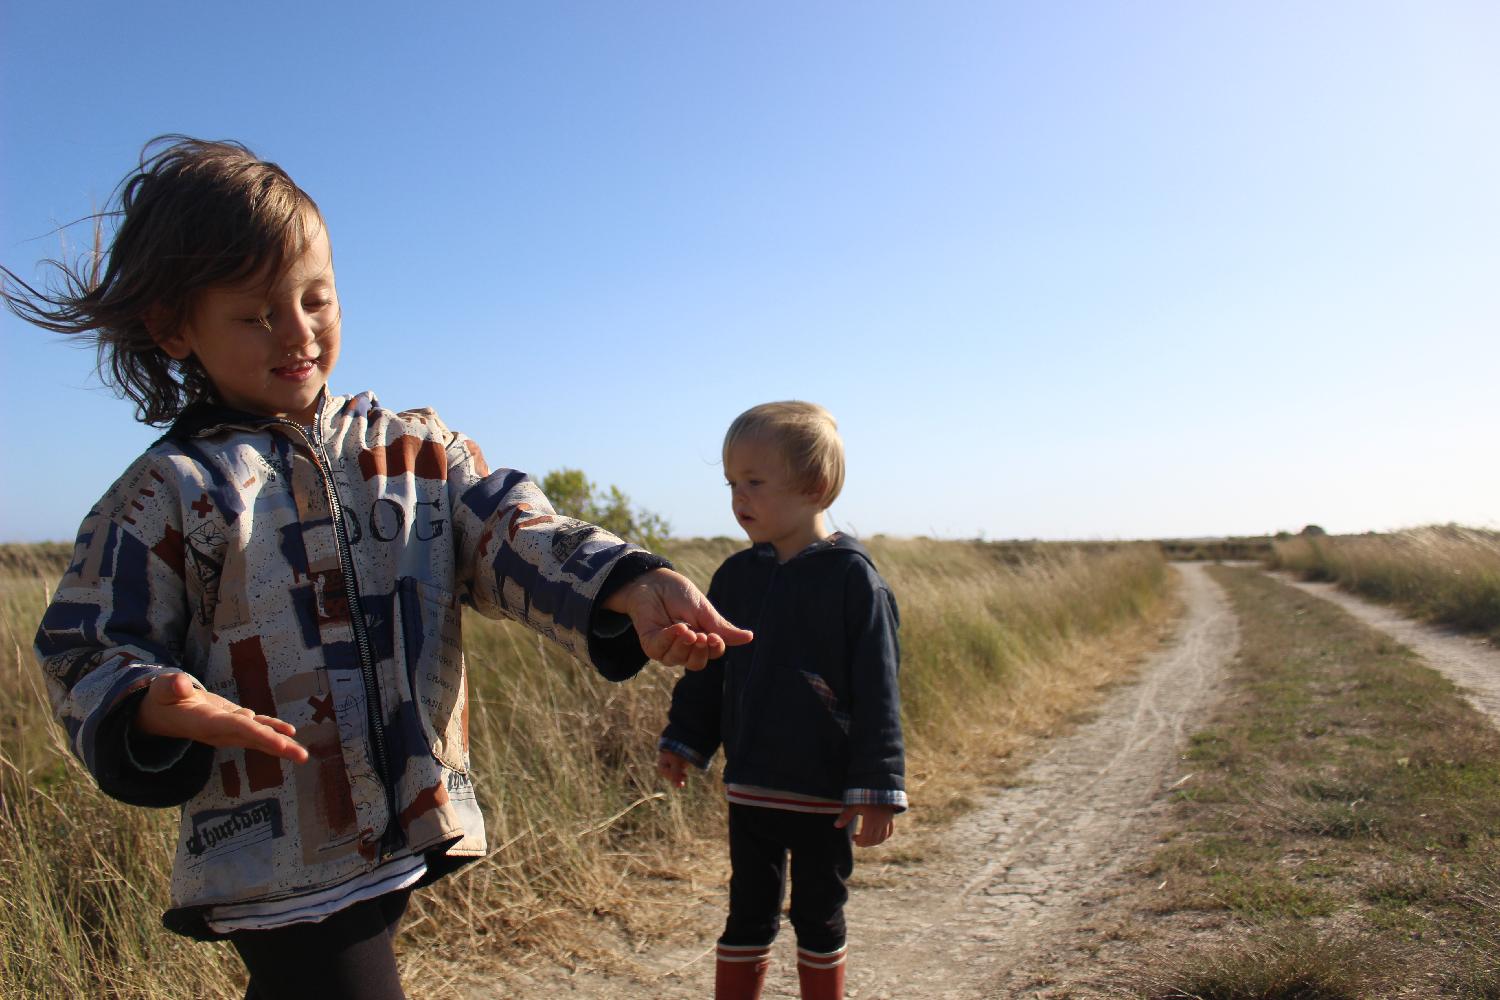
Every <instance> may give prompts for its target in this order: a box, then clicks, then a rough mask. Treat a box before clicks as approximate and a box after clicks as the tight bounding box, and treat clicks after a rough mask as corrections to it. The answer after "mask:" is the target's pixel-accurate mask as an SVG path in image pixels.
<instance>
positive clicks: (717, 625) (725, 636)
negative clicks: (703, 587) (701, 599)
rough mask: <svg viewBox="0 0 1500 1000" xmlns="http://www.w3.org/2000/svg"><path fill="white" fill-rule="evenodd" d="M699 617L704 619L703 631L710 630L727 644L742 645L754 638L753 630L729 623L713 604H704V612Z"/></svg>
mask: <svg viewBox="0 0 1500 1000" xmlns="http://www.w3.org/2000/svg"><path fill="white" fill-rule="evenodd" d="M700 617H701V618H703V619H706V620H705V621H702V622H701V627H702V628H703V630H704V631H705V632H712V633H713V634H714V635H716V636H718V637H719V638H720V639H722V640H723V641H724V644H725V645H727V646H743V645H744V644H745V643H747V642H749V641H750V640H751V639H754V638H755V633H754V632H752V631H750V630H749V629H745V628H740V627H739V626H737V625H734V624H731V623H730V622H729V621H728V619H726V618H725V617H724V616H723V615H721V614H719V612H718V611H716V610H714V607H713V605H706V606H705V608H704V614H703V615H702V616H700Z"/></svg>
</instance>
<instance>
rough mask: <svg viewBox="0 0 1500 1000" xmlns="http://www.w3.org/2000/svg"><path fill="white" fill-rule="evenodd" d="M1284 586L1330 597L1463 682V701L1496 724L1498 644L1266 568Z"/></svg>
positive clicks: (1499, 702) (1499, 721)
mask: <svg viewBox="0 0 1500 1000" xmlns="http://www.w3.org/2000/svg"><path fill="white" fill-rule="evenodd" d="M1272 575H1274V576H1275V577H1276V578H1277V579H1278V580H1280V581H1281V582H1282V583H1285V584H1287V585H1288V586H1292V587H1297V588H1298V589H1300V590H1305V591H1307V592H1308V593H1309V594H1313V595H1316V596H1317V597H1321V598H1323V599H1324V600H1325V601H1331V602H1332V603H1334V604H1337V605H1338V606H1339V607H1341V608H1343V609H1344V610H1345V611H1347V612H1349V613H1350V614H1351V615H1353V616H1354V617H1355V618H1358V619H1359V620H1360V621H1362V622H1364V623H1365V624H1366V625H1369V626H1371V627H1372V628H1377V629H1379V630H1380V631H1382V632H1384V633H1385V634H1386V635H1389V636H1390V637H1391V638H1393V639H1395V640H1396V641H1397V642H1399V643H1401V644H1402V645H1404V646H1409V647H1410V648H1411V649H1412V650H1413V651H1414V652H1415V653H1416V654H1417V655H1418V656H1420V657H1422V659H1423V660H1425V661H1426V662H1427V665H1428V666H1430V667H1432V668H1433V669H1434V670H1437V671H1438V672H1439V673H1441V674H1442V675H1443V676H1445V677H1447V678H1448V679H1449V680H1450V681H1452V682H1453V683H1455V684H1457V685H1458V686H1459V687H1461V688H1463V689H1464V691H1465V693H1466V694H1467V695H1468V698H1469V703H1470V704H1471V705H1473V706H1474V707H1475V708H1477V709H1478V710H1479V711H1481V712H1483V713H1484V714H1485V715H1487V716H1488V717H1489V718H1490V720H1491V721H1493V722H1494V723H1495V724H1496V725H1497V726H1500V649H1496V648H1495V647H1494V646H1493V645H1491V644H1490V643H1488V642H1486V641H1485V640H1483V639H1476V638H1474V637H1473V636H1469V635H1465V634H1463V633H1461V632H1457V631H1455V630H1453V629H1449V628H1442V627H1439V626H1435V625H1424V624H1422V623H1421V622H1416V621H1412V620H1411V619H1410V618H1406V617H1403V616H1402V614H1401V612H1399V611H1397V610H1395V609H1394V608H1390V607H1387V606H1386V605H1383V604H1374V603H1372V602H1370V601H1366V600H1363V599H1361V598H1358V597H1355V596H1354V595H1353V594H1350V593H1349V592H1348V591H1344V590H1340V589H1339V588H1338V586H1337V585H1336V584H1332V583H1304V582H1302V581H1301V580H1296V579H1294V578H1293V577H1291V576H1289V575H1287V574H1285V573H1276V574H1272Z"/></svg>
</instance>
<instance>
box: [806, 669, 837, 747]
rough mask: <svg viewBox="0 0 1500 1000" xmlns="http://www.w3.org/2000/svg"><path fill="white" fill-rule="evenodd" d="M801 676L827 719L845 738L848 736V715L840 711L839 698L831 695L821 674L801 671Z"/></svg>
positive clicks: (829, 688) (831, 689)
mask: <svg viewBox="0 0 1500 1000" xmlns="http://www.w3.org/2000/svg"><path fill="white" fill-rule="evenodd" d="M801 674H802V679H803V680H805V681H807V684H808V686H809V687H811V688H812V690H813V694H815V695H817V698H818V702H819V703H820V704H821V705H822V706H823V709H824V711H825V712H827V713H828V717H829V718H830V719H832V720H833V722H834V724H835V725H837V726H838V727H839V729H840V730H842V731H843V733H844V735H845V736H848V735H849V713H848V712H845V711H842V710H840V708H839V696H838V695H836V694H834V693H833V688H831V687H829V686H828V682H827V681H826V680H824V679H823V677H822V675H821V674H815V673H813V672H812V671H810V670H803V671H801Z"/></svg>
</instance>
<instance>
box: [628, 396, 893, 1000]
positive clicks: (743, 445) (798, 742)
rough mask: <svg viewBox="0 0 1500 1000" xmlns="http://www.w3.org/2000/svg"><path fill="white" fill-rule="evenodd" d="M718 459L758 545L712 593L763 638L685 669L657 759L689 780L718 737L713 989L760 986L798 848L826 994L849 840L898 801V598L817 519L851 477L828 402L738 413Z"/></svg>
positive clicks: (870, 834) (801, 898) (839, 958)
mask: <svg viewBox="0 0 1500 1000" xmlns="http://www.w3.org/2000/svg"><path fill="white" fill-rule="evenodd" d="M723 458H724V476H725V479H726V480H727V481H728V484H729V489H730V498H731V503H732V504H733V508H734V516H735V519H736V520H737V521H738V522H739V524H740V526H741V527H742V528H743V529H744V531H745V534H746V535H748V536H749V538H750V541H751V542H752V543H754V544H753V546H752V547H751V548H749V549H746V550H744V551H741V552H737V553H735V554H734V555H732V556H730V557H729V558H728V559H726V560H725V561H724V563H723V565H722V566H720V567H719V569H718V571H717V572H716V573H715V574H714V577H713V582H712V584H711V585H710V587H709V591H708V596H709V600H710V602H712V603H713V604H714V606H715V607H718V608H720V609H722V610H723V612H724V613H725V614H727V615H729V616H730V617H731V618H732V619H733V620H735V621H739V622H741V623H743V624H744V625H746V626H747V627H749V628H752V629H753V630H754V631H755V642H754V643H752V644H750V645H748V646H742V647H738V648H736V649H731V650H729V651H728V653H726V655H725V656H724V657H722V658H721V659H719V660H716V661H714V662H713V663H711V664H709V666H708V667H707V668H706V669H704V670H702V671H699V672H697V673H694V674H691V675H684V676H683V677H682V679H680V680H679V681H678V683H677V686H676V688H675V689H674V690H673V692H672V707H671V710H670V712H669V715H668V723H667V727H666V729H665V731H664V732H663V733H662V736H661V740H660V742H659V748H660V756H659V759H658V763H657V767H658V769H659V770H660V772H661V773H662V774H663V775H664V776H665V777H666V778H667V779H668V780H669V781H670V782H672V784H674V785H676V786H678V787H681V786H682V785H683V783H684V781H685V778H686V773H687V765H689V764H694V765H697V766H698V767H706V766H707V765H708V762H709V759H710V758H712V757H713V755H714V752H715V751H716V750H717V749H718V748H719V747H720V746H723V748H724V758H725V764H724V783H725V790H726V793H727V795H728V799H729V858H730V864H731V867H732V874H731V876H730V883H729V919H728V921H727V922H726V924H725V927H724V933H723V935H722V936H721V937H720V938H719V944H718V961H717V965H716V968H715V977H714V995H715V997H717V998H719V1000H751V998H755V997H758V996H759V995H760V990H761V985H762V983H763V982H764V980H765V975H766V971H767V969H768V967H769V965H770V952H771V944H772V942H773V940H774V939H775V937H776V932H777V929H778V927H779V924H780V919H781V899H782V895H783V892H784V889H785V882H786V877H787V867H788V865H787V858H788V855H790V859H791V860H790V874H791V883H792V893H791V898H792V901H791V921H792V927H793V928H794V930H795V931H796V934H797V975H798V981H799V984H800V987H801V995H802V996H803V997H804V998H805V1000H834V998H838V997H842V996H843V989H844V971H845V954H846V929H845V922H844V903H845V902H846V900H847V899H848V895H849V894H848V889H847V888H846V883H847V881H848V879H849V875H850V873H851V872H852V871H853V866H854V860H853V851H852V847H851V841H852V843H854V844H858V845H860V846H862V847H871V846H874V845H876V844H879V843H881V842H882V841H884V840H885V839H886V838H887V837H889V836H890V835H891V832H892V826H893V823H892V820H893V817H894V816H895V814H896V813H898V812H901V811H903V810H904V809H905V808H906V805H907V802H906V792H905V790H904V788H905V785H904V770H905V765H904V755H903V745H902V737H901V705H900V694H899V691H898V688H897V682H896V674H897V668H898V665H899V659H900V651H899V647H898V644H897V636H896V630H897V626H898V618H897V612H896V602H895V599H894V598H893V597H892V596H891V591H890V588H889V587H888V586H886V583H885V581H884V580H883V579H881V577H880V574H879V573H878V572H877V571H876V569H875V564H874V563H873V562H872V561H871V559H870V555H869V553H868V552H866V551H865V549H864V548H863V546H861V545H860V544H859V543H858V542H856V541H855V540H854V539H853V538H850V537H849V536H848V535H845V534H842V533H830V532H829V531H828V530H827V527H826V526H825V523H824V511H825V510H827V508H828V507H829V505H830V504H832V503H833V501H834V498H836V497H837V496H838V494H839V491H840V490H841V488H842V487H843V482H844V454H843V443H842V442H841V441H840V440H839V436H838V428H837V426H836V425H835V423H834V421H833V418H832V417H831V416H830V415H829V413H828V411H826V410H824V409H823V408H822V407H820V406H816V405H814V404H812V403H803V402H781V403H765V404H762V405H760V406H756V407H754V408H752V409H750V410H747V411H746V412H744V413H742V414H740V416H739V417H737V418H736V419H735V421H734V423H733V424H731V425H730V427H729V431H728V433H727V434H726V435H725V437H724V454H723Z"/></svg>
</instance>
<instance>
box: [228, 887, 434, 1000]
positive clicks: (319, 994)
mask: <svg viewBox="0 0 1500 1000" xmlns="http://www.w3.org/2000/svg"><path fill="white" fill-rule="evenodd" d="M410 895H411V894H410V892H409V891H408V890H404V889H403V890H400V891H398V892H392V893H387V894H386V895H384V896H379V897H377V898H375V899H367V900H365V901H364V902H361V903H356V904H354V905H353V906H351V907H349V908H348V909H346V910H341V911H339V912H338V913H335V914H334V915H333V916H331V917H329V918H328V919H326V920H323V921H320V922H318V923H316V924H292V925H291V926H290V927H281V928H277V929H276V930H269V931H239V932H236V933H234V934H231V935H230V937H229V940H230V943H232V944H233V945H234V947H235V950H236V951H238V952H239V953H240V958H241V959H243V960H244V963H245V968H247V969H248V970H250V986H249V988H248V989H247V990H246V991H245V1000H303V998H305V1000H406V994H405V993H404V992H403V991H402V989H401V977H400V975H399V974H398V972H397V970H396V952H395V948H394V947H393V945H394V942H395V938H396V926H397V924H399V923H400V921H401V915H402V914H403V913H405V912H406V902H407V899H408V897H409V896H410Z"/></svg>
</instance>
